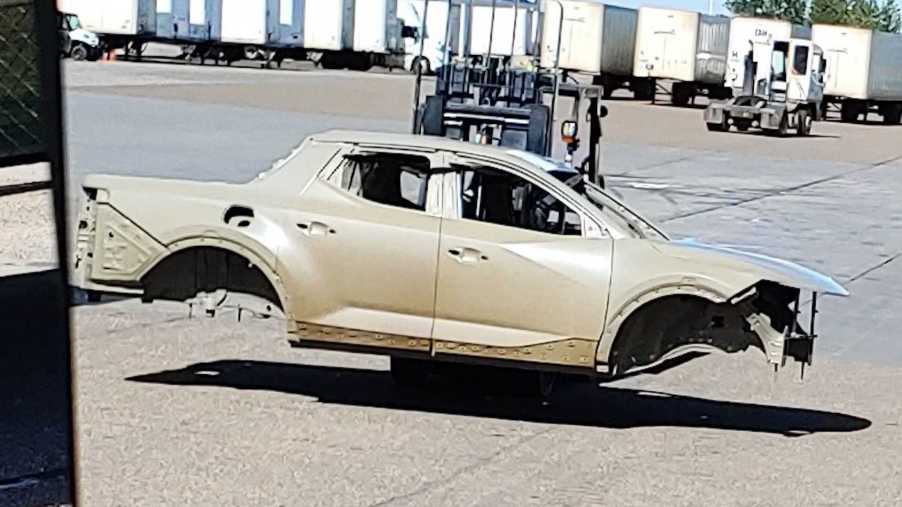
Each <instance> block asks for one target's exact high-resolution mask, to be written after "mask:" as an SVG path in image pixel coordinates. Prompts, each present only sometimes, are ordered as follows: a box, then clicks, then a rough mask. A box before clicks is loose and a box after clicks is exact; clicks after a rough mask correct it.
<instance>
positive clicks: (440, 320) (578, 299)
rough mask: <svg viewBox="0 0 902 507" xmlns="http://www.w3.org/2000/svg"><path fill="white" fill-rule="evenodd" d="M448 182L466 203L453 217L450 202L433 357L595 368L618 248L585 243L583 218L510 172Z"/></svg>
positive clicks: (478, 170)
mask: <svg viewBox="0 0 902 507" xmlns="http://www.w3.org/2000/svg"><path fill="white" fill-rule="evenodd" d="M446 178H447V179H448V180H449V182H450V183H448V185H447V186H448V187H449V188H453V189H455V190H453V191H452V192H451V194H452V195H454V194H456V196H455V198H456V199H459V200H458V201H457V202H456V203H454V205H453V206H452V208H454V211H453V213H451V216H448V215H449V213H448V211H447V210H448V207H447V205H448V204H449V203H448V202H447V201H448V200H449V199H446V203H445V204H446V217H445V219H444V220H443V223H442V232H441V241H440V246H439V256H438V284H437V288H436V307H435V327H434V332H433V338H434V341H435V343H434V350H435V353H436V354H439V355H440V354H465V355H471V356H485V357H489V358H495V359H499V358H502V359H504V358H506V359H514V360H521V361H534V362H545V363H554V364H561V365H569V366H586V367H588V366H591V365H592V357H593V353H594V350H595V345H596V343H597V340H598V337H599V336H600V334H601V331H602V326H603V322H604V317H605V315H604V312H605V305H606V302H607V294H608V283H609V280H610V264H611V253H612V242H611V240H609V239H587V238H585V237H584V236H583V233H582V231H583V230H584V229H585V228H586V225H585V222H584V220H587V219H586V218H585V217H584V216H582V215H581V214H580V213H578V212H576V211H575V210H574V209H573V208H571V207H570V205H569V204H567V203H565V202H564V201H563V200H560V199H558V198H557V197H555V195H554V194H553V193H552V192H549V191H548V190H546V188H545V187H543V185H542V184H541V183H538V182H536V181H530V180H527V179H526V178H525V177H523V176H520V175H517V174H514V173H512V172H508V171H507V170H506V169H505V168H502V167H490V166H482V165H479V166H467V167H458V168H457V170H456V171H455V172H452V173H449V174H448V175H447V176H446ZM446 195H447V194H446ZM455 215H456V216H455Z"/></svg>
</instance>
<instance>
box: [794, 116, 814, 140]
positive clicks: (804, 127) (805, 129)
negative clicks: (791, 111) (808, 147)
mask: <svg viewBox="0 0 902 507" xmlns="http://www.w3.org/2000/svg"><path fill="white" fill-rule="evenodd" d="M797 114H798V120H799V126H798V127H796V134H797V135H798V136H800V137H807V136H809V135H810V134H811V123H812V122H813V121H814V120H813V118H812V117H811V113H809V112H808V110H807V109H803V110H801V111H799V112H798V113H797Z"/></svg>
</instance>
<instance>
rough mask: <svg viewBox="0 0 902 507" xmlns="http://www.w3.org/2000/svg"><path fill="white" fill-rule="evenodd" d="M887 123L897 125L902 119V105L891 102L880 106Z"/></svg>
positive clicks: (884, 120)
mask: <svg viewBox="0 0 902 507" xmlns="http://www.w3.org/2000/svg"><path fill="white" fill-rule="evenodd" d="M880 114H881V115H882V116H883V123H884V124H885V125H896V124H898V123H899V122H900V121H902V105H896V104H890V105H887V106H883V107H882V108H880Z"/></svg>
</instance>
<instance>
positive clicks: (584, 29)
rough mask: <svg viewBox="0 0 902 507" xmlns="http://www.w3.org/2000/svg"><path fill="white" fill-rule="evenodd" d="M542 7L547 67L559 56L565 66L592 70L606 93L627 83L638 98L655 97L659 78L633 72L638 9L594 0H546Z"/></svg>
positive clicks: (543, 54) (543, 61)
mask: <svg viewBox="0 0 902 507" xmlns="http://www.w3.org/2000/svg"><path fill="white" fill-rule="evenodd" d="M561 6H563V13H562V12H561ZM542 12H543V13H544V18H545V19H544V22H543V25H542V43H541V44H542V47H541V48H540V59H539V63H540V65H541V66H542V67H544V68H553V67H554V66H555V63H556V60H557V59H558V58H559V60H560V62H559V66H560V68H562V69H564V70H567V71H572V72H582V73H587V74H591V75H593V76H594V77H595V82H596V84H601V85H602V87H603V90H604V91H603V93H604V95H605V97H610V95H611V93H612V92H613V91H614V90H616V89H618V88H624V87H625V88H629V89H630V90H632V91H633V93H634V95H635V96H636V98H640V99H651V98H653V97H654V91H655V84H654V80H653V79H649V78H644V77H635V76H634V75H633V67H634V65H635V46H636V28H637V24H638V17H639V13H638V11H637V10H636V9H628V8H625V7H616V6H612V5H606V4H603V3H601V2H597V1H593V0H560V2H558V1H557V0H543V2H542ZM562 15H563V21H562V20H561V17H562ZM558 38H560V53H559V54H558Z"/></svg>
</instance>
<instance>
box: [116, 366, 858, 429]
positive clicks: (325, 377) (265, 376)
mask: <svg viewBox="0 0 902 507" xmlns="http://www.w3.org/2000/svg"><path fill="white" fill-rule="evenodd" d="M127 380H130V381H134V382H148V383H156V384H169V385H187V386H196V385H206V386H218V387H231V388H235V389H248V390H264V391H276V392H283V393H288V394H299V395H304V396H312V397H315V398H317V399H318V400H319V401H320V402H321V403H334V404H340V405H356V406H362V407H379V408H390V409H397V410H415V411H421V412H433V413H440V414H453V415H467V416H476V417H491V418H497V419H510V420H518V421H529V422H538V423H549V424H569V425H580V426H597V427H605V428H623V429H625V428H638V427H646V426H675V427H689V428H712V429H722V430H736V431H752V432H762V433H775V434H780V435H785V436H793V437H794V436H803V435H808V434H812V433H819V432H849V431H859V430H863V429H865V428H867V427H869V426H870V425H871V421H869V420H867V419H863V418H860V417H855V416H851V415H846V414H840V413H835V412H824V411H818V410H808V409H801V408H789V407H775V406H768V405H755V404H750V403H736V402H729V401H718V400H709V399H704V398H694V397H688V396H674V395H669V394H665V393H657V392H647V391H638V390H634V389H623V388H613V387H602V388H596V387H594V386H593V385H591V384H590V383H582V384H577V385H570V386H566V388H564V389H561V390H559V391H558V392H557V393H556V394H555V396H554V397H553V398H552V399H551V400H550V403H548V404H543V403H542V402H541V401H540V400H537V399H523V398H516V397H511V396H503V395H502V396H491V395H486V393H485V392H481V390H480V389H479V388H478V387H475V386H468V388H466V389H438V390H434V389H423V390H400V389H398V388H396V387H395V386H394V384H393V382H392V379H391V375H390V373H389V372H387V371H376V370H363V369H353V368H332V367H326V366H312V365H304V364H288V363H273V362H262V361H241V360H222V361H215V362H210V363H198V364H193V365H189V366H187V367H185V368H182V369H178V370H168V371H161V372H157V373H150V374H146V375H137V376H134V377H130V378H128V379H127ZM470 387H474V388H472V389H471V388H470Z"/></svg>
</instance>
